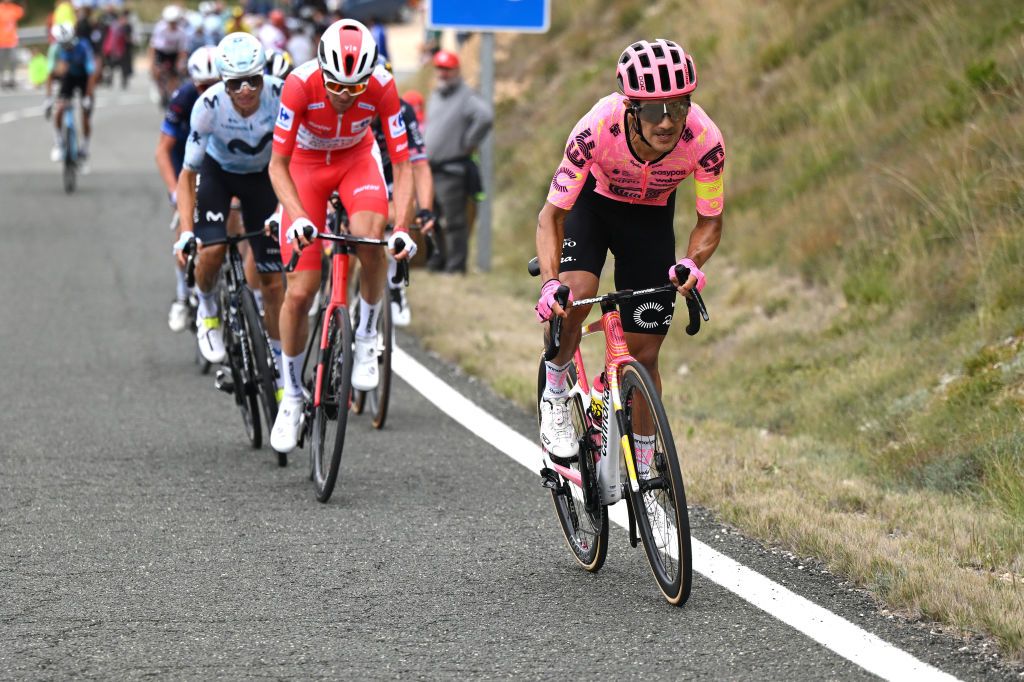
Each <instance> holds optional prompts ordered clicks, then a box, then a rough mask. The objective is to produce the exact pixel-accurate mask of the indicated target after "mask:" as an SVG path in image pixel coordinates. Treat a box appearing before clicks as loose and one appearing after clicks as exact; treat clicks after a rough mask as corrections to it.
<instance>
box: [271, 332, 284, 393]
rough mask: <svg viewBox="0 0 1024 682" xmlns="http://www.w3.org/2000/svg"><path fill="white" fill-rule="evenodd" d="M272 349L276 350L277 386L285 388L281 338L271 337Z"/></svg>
mask: <svg viewBox="0 0 1024 682" xmlns="http://www.w3.org/2000/svg"><path fill="white" fill-rule="evenodd" d="M270 350H272V351H274V366H275V367H277V387H278V388H284V365H283V364H282V362H281V355H282V354H281V339H270Z"/></svg>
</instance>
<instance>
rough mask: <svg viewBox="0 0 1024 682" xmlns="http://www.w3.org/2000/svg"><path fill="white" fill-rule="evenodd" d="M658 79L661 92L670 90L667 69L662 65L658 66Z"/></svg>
mask: <svg viewBox="0 0 1024 682" xmlns="http://www.w3.org/2000/svg"><path fill="white" fill-rule="evenodd" d="M658 78H660V79H661V89H662V90H671V89H672V81H671V80H670V79H669V75H668V67H667V66H665V65H664V64H658Z"/></svg>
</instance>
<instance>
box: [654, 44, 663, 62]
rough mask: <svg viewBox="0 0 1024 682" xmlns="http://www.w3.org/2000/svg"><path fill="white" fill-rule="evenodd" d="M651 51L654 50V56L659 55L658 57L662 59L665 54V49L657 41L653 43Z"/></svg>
mask: <svg viewBox="0 0 1024 682" xmlns="http://www.w3.org/2000/svg"><path fill="white" fill-rule="evenodd" d="M651 52H653V53H654V56H655V57H657V58H658V59H661V58H662V57H664V56H665V51H664V50H662V49H661V45H658V44H657V43H655V44H654V45H651Z"/></svg>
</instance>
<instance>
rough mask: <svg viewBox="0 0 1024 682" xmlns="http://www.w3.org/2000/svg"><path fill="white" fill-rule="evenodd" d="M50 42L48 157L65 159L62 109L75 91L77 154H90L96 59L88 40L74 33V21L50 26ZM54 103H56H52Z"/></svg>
mask: <svg viewBox="0 0 1024 682" xmlns="http://www.w3.org/2000/svg"><path fill="white" fill-rule="evenodd" d="M50 35H51V36H53V44H52V45H50V53H49V63H50V77H49V78H48V79H47V80H46V108H45V113H46V116H47V117H49V116H50V115H51V114H53V126H54V137H53V150H52V151H51V152H50V160H51V161H63V160H64V137H63V125H64V110H65V109H66V108H67V107H69V106H71V99H72V98H73V97H74V96H75V93H76V92H77V93H79V94H80V95H81V98H82V99H81V103H82V139H81V140H80V141H79V143H78V156H79V158H81V159H85V158H86V157H87V156H88V155H89V138H90V137H91V136H92V124H91V121H90V119H91V117H92V104H93V100H92V93H93V90H94V89H95V88H96V62H95V60H94V59H93V54H92V47H91V46H90V45H89V41H88V40H85V39H83V38H79V37H77V36H76V35H75V27H74V25H73V24H55V25H54V26H53V28H52V29H50ZM54 81H58V82H59V84H60V86H59V88H58V90H57V99H56V102H55V101H54V99H53V83H54ZM55 104H56V107H54V105H55Z"/></svg>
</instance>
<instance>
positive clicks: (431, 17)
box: [427, 0, 551, 272]
mask: <svg viewBox="0 0 1024 682" xmlns="http://www.w3.org/2000/svg"><path fill="white" fill-rule="evenodd" d="M429 2H430V4H429V5H428V7H427V26H428V27H429V28H433V29H445V28H451V29H455V30H456V31H475V32H479V33H481V36H480V37H481V41H480V94H481V95H482V96H483V98H484V99H485V100H486V101H487V102H489V103H490V104H491V107H492V108H493V107H494V32H495V31H508V32H515V33H546V32H547V30H548V27H549V26H550V24H551V0H484V1H483V2H467V0H429ZM428 151H429V150H428ZM480 165H481V166H482V167H481V169H480V175H481V179H482V181H483V185H484V191H485V192H486V193H487V198H486V199H484V201H483V203H482V204H481V205H480V211H479V214H478V216H477V223H478V225H477V266H478V267H479V268H480V269H481V270H482V271H484V272H488V271H489V270H490V269H491V222H492V216H493V205H494V198H493V197H494V194H495V190H496V188H495V187H494V133H493V131H492V132H490V133H488V134H487V137H485V138H484V141H483V143H482V144H481V145H480Z"/></svg>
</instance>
